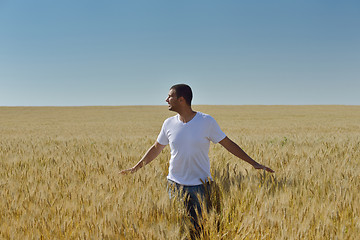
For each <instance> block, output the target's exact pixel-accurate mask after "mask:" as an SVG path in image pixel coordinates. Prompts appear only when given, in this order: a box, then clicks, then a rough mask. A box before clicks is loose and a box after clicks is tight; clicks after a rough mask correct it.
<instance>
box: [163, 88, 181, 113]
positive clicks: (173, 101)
mask: <svg viewBox="0 0 360 240" xmlns="http://www.w3.org/2000/svg"><path fill="white" fill-rule="evenodd" d="M165 101H166V102H167V103H168V106H169V110H170V111H176V107H177V106H178V104H179V103H178V98H177V96H176V92H175V90H174V89H170V91H169V94H168V97H167V98H166V100H165Z"/></svg>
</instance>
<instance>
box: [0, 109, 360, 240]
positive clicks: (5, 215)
mask: <svg viewBox="0 0 360 240" xmlns="http://www.w3.org/2000/svg"><path fill="white" fill-rule="evenodd" d="M194 110H198V111H202V112H205V113H209V114H211V115H212V116H213V117H214V118H215V119H216V120H217V122H218V123H219V125H220V126H221V128H222V130H223V131H224V132H225V133H226V134H227V135H228V136H229V137H230V138H231V139H232V140H234V141H235V142H236V143H238V144H239V145H240V146H241V147H242V148H243V149H244V150H245V151H246V152H247V153H248V154H249V155H250V156H252V157H253V158H254V159H255V160H257V161H259V162H260V163H263V164H265V165H267V166H269V167H271V168H272V169H274V170H275V171H276V172H275V174H265V173H264V172H262V171H257V170H254V169H252V168H251V166H249V165H248V164H247V163H245V162H243V161H241V160H239V159H237V158H235V157H234V156H232V155H231V154H230V153H228V152H227V151H226V150H225V149H223V148H222V147H221V146H220V145H219V144H217V145H212V146H211V149H210V153H209V155H210V158H211V165H212V173H213V177H214V179H215V181H216V182H217V185H218V186H219V190H218V193H219V194H220V195H221V201H218V202H217V204H218V205H219V206H221V209H220V211H219V209H217V211H216V210H211V211H210V212H209V213H206V212H205V211H204V214H205V216H204V232H203V239H276V240H278V239H358V237H359V233H360V219H359V218H360V200H359V199H360V195H359V193H360V107H359V106H195V107H194ZM173 114H174V113H172V112H169V111H167V109H166V107H165V106H164V107H160V106H156V107H155V106H134V107H1V108H0V193H1V198H0V238H1V239H184V238H186V237H187V234H188V231H187V221H186V218H184V215H185V213H184V209H183V208H182V205H181V204H180V203H179V202H176V201H175V202H170V200H169V199H168V194H167V190H166V175H167V171H168V170H167V168H168V159H169V155H170V153H169V147H166V148H165V150H164V151H163V153H161V154H160V156H159V157H158V158H157V159H155V160H154V161H153V162H152V163H150V164H149V165H147V166H146V167H144V168H143V169H141V170H139V171H138V172H137V173H135V174H133V175H126V176H123V175H120V174H119V171H120V170H122V169H125V168H129V167H132V166H133V165H134V164H136V163H137V162H138V160H139V159H140V158H141V157H142V155H143V154H144V153H145V152H146V151H147V149H148V148H149V147H150V146H151V145H152V144H153V143H154V141H155V140H156V137H157V135H158V133H159V131H160V128H161V125H162V123H163V121H164V120H165V119H166V118H167V117H169V116H171V115H173Z"/></svg>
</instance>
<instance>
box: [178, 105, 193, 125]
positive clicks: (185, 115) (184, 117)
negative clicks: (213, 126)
mask: <svg viewBox="0 0 360 240" xmlns="http://www.w3.org/2000/svg"><path fill="white" fill-rule="evenodd" d="M178 113H179V115H180V121H182V122H183V123H187V122H190V121H191V120H192V119H193V118H194V117H195V115H196V112H195V111H193V110H192V109H191V107H190V108H186V109H182V111H179V112H178Z"/></svg>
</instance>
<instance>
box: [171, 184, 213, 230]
mask: <svg viewBox="0 0 360 240" xmlns="http://www.w3.org/2000/svg"><path fill="white" fill-rule="evenodd" d="M168 192H169V198H170V199H172V198H174V197H179V198H180V199H183V201H184V205H185V208H186V210H187V213H188V215H189V217H190V221H191V223H192V224H193V226H194V230H195V231H196V232H199V231H200V230H201V229H200V225H199V217H200V218H201V216H202V209H201V201H203V200H204V199H205V194H206V188H205V186H204V185H203V184H201V185H196V186H184V185H181V184H178V183H176V182H173V181H171V180H168ZM199 198H200V199H199Z"/></svg>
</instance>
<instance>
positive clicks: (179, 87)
mask: <svg viewBox="0 0 360 240" xmlns="http://www.w3.org/2000/svg"><path fill="white" fill-rule="evenodd" d="M171 89H174V90H175V93H176V97H177V98H180V97H183V98H184V99H185V101H186V103H187V105H189V106H191V101H192V98H193V94H192V91H191V88H190V86H188V85H186V84H176V85H174V86H172V87H171V88H170V90H171Z"/></svg>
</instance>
